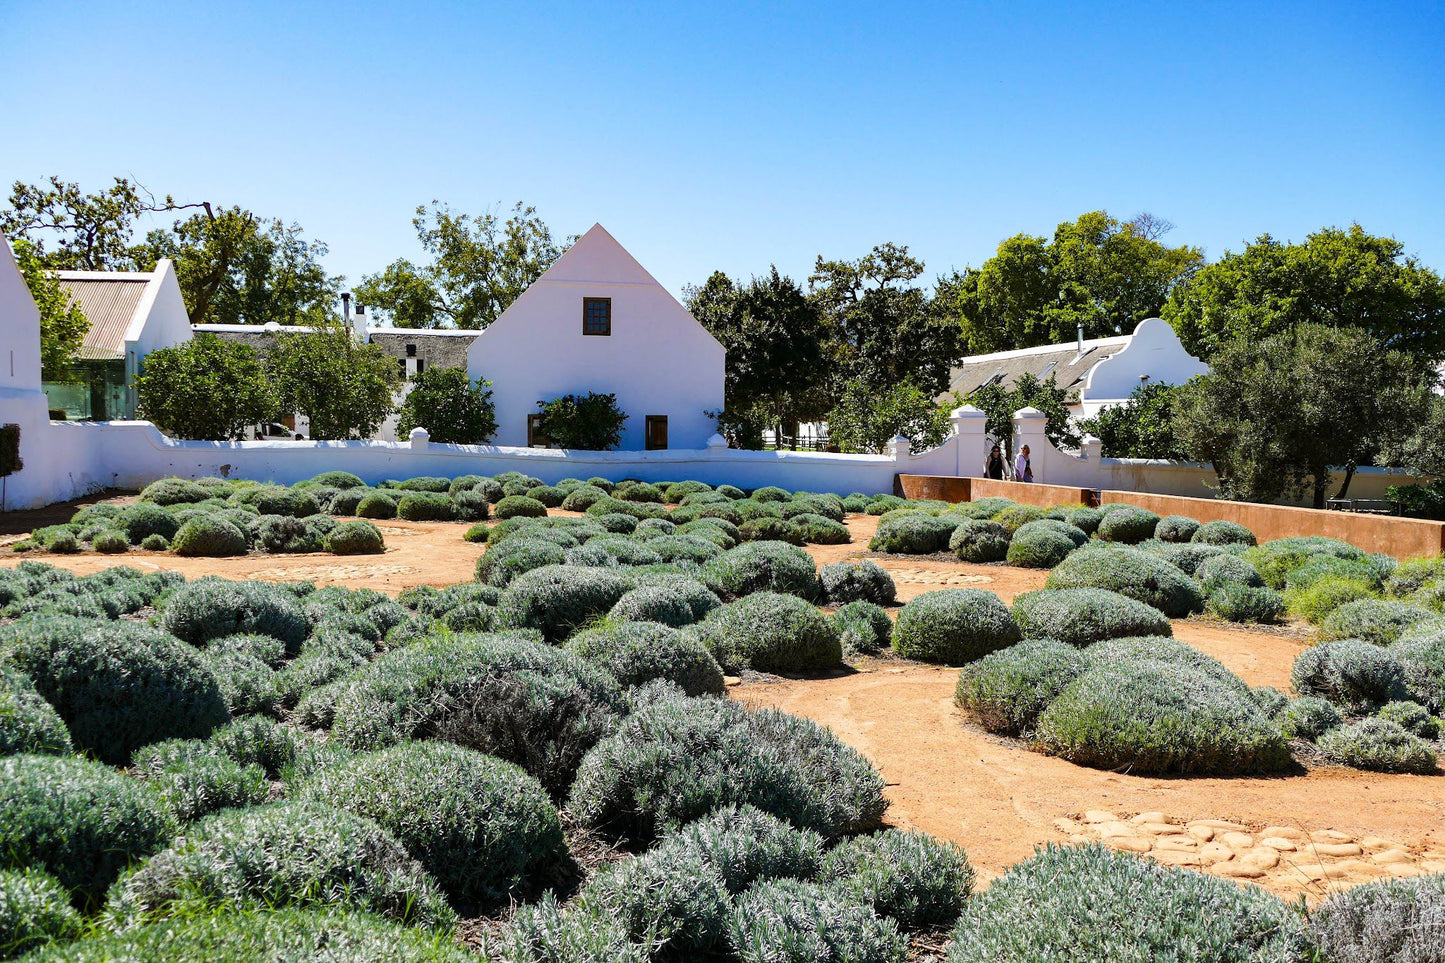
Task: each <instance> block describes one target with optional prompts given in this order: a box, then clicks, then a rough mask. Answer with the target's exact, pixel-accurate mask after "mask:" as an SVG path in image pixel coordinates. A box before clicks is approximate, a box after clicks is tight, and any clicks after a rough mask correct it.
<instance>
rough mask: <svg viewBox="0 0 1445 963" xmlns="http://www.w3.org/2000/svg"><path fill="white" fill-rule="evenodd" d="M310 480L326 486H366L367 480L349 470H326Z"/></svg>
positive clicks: (315, 483) (312, 482) (314, 483)
mask: <svg viewBox="0 0 1445 963" xmlns="http://www.w3.org/2000/svg"><path fill="white" fill-rule="evenodd" d="M308 481H309V482H310V483H311V484H313V485H322V486H325V487H326V488H365V487H366V482H364V481H362V480H361V479H360V478H359V477H358V476H356V475H353V474H352V473H351V472H349V471H324V472H322V473H321V474H319V475H315V476H313V477H312V478H310V479H308Z"/></svg>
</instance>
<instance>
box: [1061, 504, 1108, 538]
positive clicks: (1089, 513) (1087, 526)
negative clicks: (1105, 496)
mask: <svg viewBox="0 0 1445 963" xmlns="http://www.w3.org/2000/svg"><path fill="white" fill-rule="evenodd" d="M1103 520H1104V510H1103V509H1101V508H1090V507H1088V506H1087V505H1081V506H1079V507H1078V508H1071V509H1069V510H1068V511H1066V512H1065V513H1064V521H1066V522H1068V523H1069V524H1070V525H1072V526H1074V527H1075V528H1077V529H1080V530H1081V531H1083V532H1084V533H1086V534H1088V535H1092V534H1094V533H1095V532H1096V531H1098V530H1099V523H1100V522H1102V521H1103Z"/></svg>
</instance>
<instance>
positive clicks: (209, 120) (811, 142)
mask: <svg viewBox="0 0 1445 963" xmlns="http://www.w3.org/2000/svg"><path fill="white" fill-rule="evenodd" d="M168 6H173V7H175V8H177V9H176V10H174V11H172V10H168V9H167V7H168ZM694 6H696V7H698V8H701V7H703V6H704V5H702V4H696V5H694V4H687V3H681V4H679V3H668V4H655V5H653V4H627V5H622V4H617V5H613V4H604V3H595V4H574V3H563V2H553V3H547V4H538V3H517V4H494V3H456V4H441V3H428V2H407V3H404V4H370V3H364V2H358V3H354V4H339V3H338V4H335V5H321V4H312V3H306V2H288V3H270V2H257V3H250V2H248V3H244V4H239V3H237V4H231V3H226V4H199V3H196V4H173V5H162V4H151V5H145V4H120V3H113V4H100V3H63V2H43V3H36V2H28V0H27V2H21V0H0V52H3V56H0V90H3V92H4V95H3V108H0V181H3V183H4V184H5V185H8V184H9V183H10V182H11V181H14V180H16V179H22V180H26V181H35V180H39V179H41V178H43V177H45V176H46V175H49V174H52V173H54V174H59V175H61V176H62V177H64V178H66V179H68V180H74V181H79V182H80V183H81V184H82V186H85V187H88V188H98V187H101V186H104V185H106V184H108V183H109V178H110V177H112V176H114V175H117V174H123V175H127V176H131V177H133V178H135V179H137V180H139V181H140V182H142V183H143V184H145V185H146V186H148V187H150V188H151V189H153V190H155V191H156V192H158V193H166V192H169V193H172V194H174V195H176V197H177V199H182V200H198V199H209V200H214V201H218V202H221V203H224V204H233V203H234V204H240V205H242V206H245V207H248V208H250V209H252V210H255V211H257V212H258V213H262V214H265V215H268V216H280V217H282V218H284V219H286V220H288V221H291V220H294V221H298V222H299V223H301V224H302V225H303V226H304V228H305V229H306V231H307V232H308V234H310V235H311V236H313V237H319V238H321V239H323V240H325V241H326V242H328V243H329V244H330V246H331V254H330V257H329V258H328V261H327V263H328V267H329V268H330V269H331V270H332V271H333V272H338V273H344V274H345V275H347V276H348V278H350V279H352V280H353V281H354V280H355V279H356V278H358V277H359V276H360V275H361V274H362V273H365V272H368V271H372V270H376V269H379V268H380V267H382V266H383V265H384V264H386V263H387V262H388V261H390V260H392V259H394V258H395V257H398V256H413V257H414V256H416V255H417V253H418V245H417V243H416V240H415V236H414V234H413V232H412V229H411V225H410V222H409V219H410V216H411V211H412V209H413V208H414V207H415V206H416V205H417V204H420V203H424V202H428V201H430V200H432V199H433V198H437V199H441V200H444V201H447V202H450V203H451V204H452V205H453V206H454V207H456V208H458V209H461V210H467V211H474V210H478V209H481V208H484V207H487V206H489V205H496V204H499V203H505V204H510V203H511V202H512V201H515V200H525V201H527V202H529V203H532V204H534V205H536V207H537V209H538V211H539V213H540V214H541V215H542V216H543V217H544V218H545V219H546V220H547V222H548V223H549V224H550V225H551V226H552V228H553V230H554V233H556V234H557V235H559V236H561V235H566V234H572V233H580V232H581V231H583V230H585V229H586V228H587V227H589V226H590V225H591V224H592V223H593V222H594V221H601V222H602V223H603V224H604V225H605V226H606V227H607V228H608V229H609V230H611V231H612V233H613V234H614V235H616V236H617V238H618V239H619V240H621V241H622V243H623V244H625V245H627V246H628V247H629V248H630V249H631V250H632V252H633V253H634V254H635V255H636V256H637V257H638V258H639V259H640V260H641V261H642V263H643V264H644V265H646V266H647V267H648V268H650V269H651V270H652V271H653V273H654V274H655V275H656V276H657V277H658V278H659V280H661V281H662V282H663V283H664V284H665V285H667V286H668V287H669V288H671V289H672V290H674V291H677V290H679V289H680V288H681V287H682V285H684V284H686V283H688V282H701V281H702V280H704V279H705V278H706V277H707V275H708V274H709V273H710V272H711V271H713V270H714V269H718V268H721V269H723V270H727V271H729V272H731V273H734V274H741V275H747V274H752V273H757V272H761V271H764V270H766V268H767V266H768V264H769V263H774V262H775V263H777V265H778V266H779V267H780V268H781V269H782V270H784V271H786V272H789V273H791V274H793V275H794V276H796V277H798V278H799V279H800V280H801V279H802V278H804V277H806V275H807V273H808V271H809V269H810V268H811V266H812V262H813V259H814V257H815V256H816V255H818V254H823V255H825V256H828V257H855V256H858V255H860V254H862V253H864V252H866V251H867V250H868V249H869V248H870V247H871V246H872V245H874V244H876V243H879V242H881V241H895V242H898V243H903V244H907V245H909V246H910V248H911V249H912V251H913V252H914V253H915V254H916V255H918V256H920V257H921V258H923V259H924V260H925V261H926V262H927V265H928V271H929V275H930V276H931V275H933V274H935V273H938V272H943V271H947V270H948V269H950V268H952V267H962V266H964V265H966V264H979V263H981V262H982V261H983V260H985V259H986V258H988V257H989V255H990V254H991V253H992V251H993V250H994V248H995V247H996V246H997V244H998V242H999V241H1000V240H1002V239H1003V238H1005V237H1007V236H1009V235H1012V234H1015V233H1018V232H1021V231H1026V232H1031V233H1044V234H1047V233H1049V232H1051V231H1052V229H1053V227H1054V225H1055V224H1057V223H1058V222H1059V221H1062V220H1068V219H1072V218H1073V217H1075V216H1076V215H1078V214H1079V213H1081V212H1084V211H1087V210H1092V209H1097V208H1105V209H1107V210H1109V211H1110V212H1112V213H1115V214H1116V215H1119V216H1123V217H1128V216H1131V215H1133V214H1135V213H1136V212H1138V211H1141V210H1147V211H1151V212H1153V213H1155V214H1158V215H1161V216H1163V217H1167V218H1168V219H1169V220H1171V221H1173V222H1174V223H1175V224H1176V225H1177V229H1176V230H1175V232H1174V233H1173V234H1172V235H1170V240H1172V241H1174V242H1175V243H1183V242H1189V243H1194V244H1199V245H1202V246H1203V247H1204V248H1205V250H1206V253H1207V254H1209V255H1210V256H1211V257H1215V256H1218V255H1219V254H1220V253H1222V252H1223V250H1225V249H1226V248H1232V249H1236V250H1237V249H1238V248H1239V247H1240V246H1241V245H1242V243H1243V242H1244V241H1245V240H1247V239H1250V238H1253V237H1254V236H1255V235H1257V234H1259V233H1261V232H1265V231H1269V232H1271V233H1273V234H1274V235H1275V236H1277V237H1283V238H1289V239H1300V238H1302V237H1303V236H1304V235H1305V234H1306V233H1308V232H1309V231H1311V230H1314V229H1316V228H1318V227H1320V226H1322V225H1328V224H1338V225H1347V224H1349V223H1350V222H1351V221H1359V222H1360V223H1362V224H1363V225H1364V226H1365V227H1366V228H1367V229H1368V230H1370V231H1373V232H1376V233H1383V234H1390V235H1393V236H1395V237H1397V238H1399V239H1400V240H1401V241H1402V242H1403V243H1404V244H1405V247H1406V250H1407V251H1409V252H1412V253H1415V254H1418V255H1419V256H1420V257H1421V258H1422V259H1423V260H1424V261H1425V262H1426V263H1428V264H1430V265H1431V266H1433V267H1435V268H1436V269H1437V270H1442V269H1445V55H1442V50H1445V17H1442V7H1441V4H1440V3H1439V2H1436V3H1413V4H1406V3H1358V2H1356V3H1348V4H1346V3H1335V2H1308V3H1267V4H1266V3H1239V4H1235V3H1213V4H1180V3H1157V2H1155V3H1138V4H1130V3H1113V4H1064V3H1056V4H1055V3H1042V2H1028V3H1005V2H1000V3H994V4H987V5H985V4H974V3H940V4H936V5H923V4H919V5H905V4H888V3H879V2H871V3H841V2H830V3H820V4H816V5H808V6H804V5H802V4H798V5H783V4H779V5H764V4H753V3H733V4H709V5H706V6H707V7H709V8H711V9H708V10H701V9H699V10H693V9H692V8H693V7H694ZM5 193H6V194H8V187H7V190H6V191H5Z"/></svg>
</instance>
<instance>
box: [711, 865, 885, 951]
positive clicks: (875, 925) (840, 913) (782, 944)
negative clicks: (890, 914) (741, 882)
mask: <svg viewBox="0 0 1445 963" xmlns="http://www.w3.org/2000/svg"><path fill="white" fill-rule="evenodd" d="M728 941H729V945H730V948H731V950H732V952H733V954H734V955H735V956H736V957H737V959H739V960H740V961H742V963H814V961H817V960H838V961H847V963H903V961H904V960H905V959H906V958H907V956H908V942H907V941H906V940H905V939H904V938H903V936H902V935H901V934H900V933H899V932H898V927H897V925H896V924H894V922H893V921H892V920H888V919H882V918H880V917H879V916H878V915H877V914H876V913H874V912H873V911H872V910H870V909H869V908H868V907H866V906H860V905H858V904H857V903H855V902H850V901H849V899H848V897H847V896H846V895H844V894H842V893H840V892H838V891H837V890H836V889H833V888H830V887H826V886H819V885H816V884H813V883H804V882H800V881H798V880H792V879H784V880H776V881H774V882H770V883H763V884H760V885H758V886H756V887H754V888H753V889H750V890H748V891H747V892H746V893H744V894H743V895H742V896H740V897H739V898H738V900H737V905H736V907H735V909H734V911H733V916H732V919H731V921H730V924H729V927H728Z"/></svg>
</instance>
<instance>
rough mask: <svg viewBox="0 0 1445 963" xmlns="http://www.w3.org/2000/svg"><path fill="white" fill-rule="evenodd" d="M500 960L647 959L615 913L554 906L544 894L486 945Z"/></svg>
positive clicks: (636, 962) (598, 962)
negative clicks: (609, 913) (606, 913)
mask: <svg viewBox="0 0 1445 963" xmlns="http://www.w3.org/2000/svg"><path fill="white" fill-rule="evenodd" d="M487 950H488V952H490V953H494V954H496V955H495V956H493V957H491V958H494V959H498V960H500V961H502V963H648V960H650V959H651V956H650V955H649V953H648V951H647V950H645V949H643V948H642V947H641V946H639V945H637V944H635V943H632V942H631V941H630V940H629V938H628V933H627V930H626V929H625V928H624V927H623V925H622V922H621V921H620V920H619V919H617V918H615V917H613V916H604V915H601V914H599V913H590V912H579V911H578V910H577V909H575V908H568V909H567V910H563V908H562V907H561V906H560V905H558V903H557V898H556V897H555V896H553V895H552V893H550V892H548V893H546V894H545V895H544V896H543V897H542V899H541V900H540V901H539V902H537V903H536V904H534V905H532V906H519V907H517V910H516V912H514V913H513V914H512V918H511V920H510V921H508V923H507V926H506V928H505V929H504V930H503V931H502V933H501V935H500V937H499V938H498V940H497V941H496V942H495V943H493V944H491V945H489V946H488V947H487Z"/></svg>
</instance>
